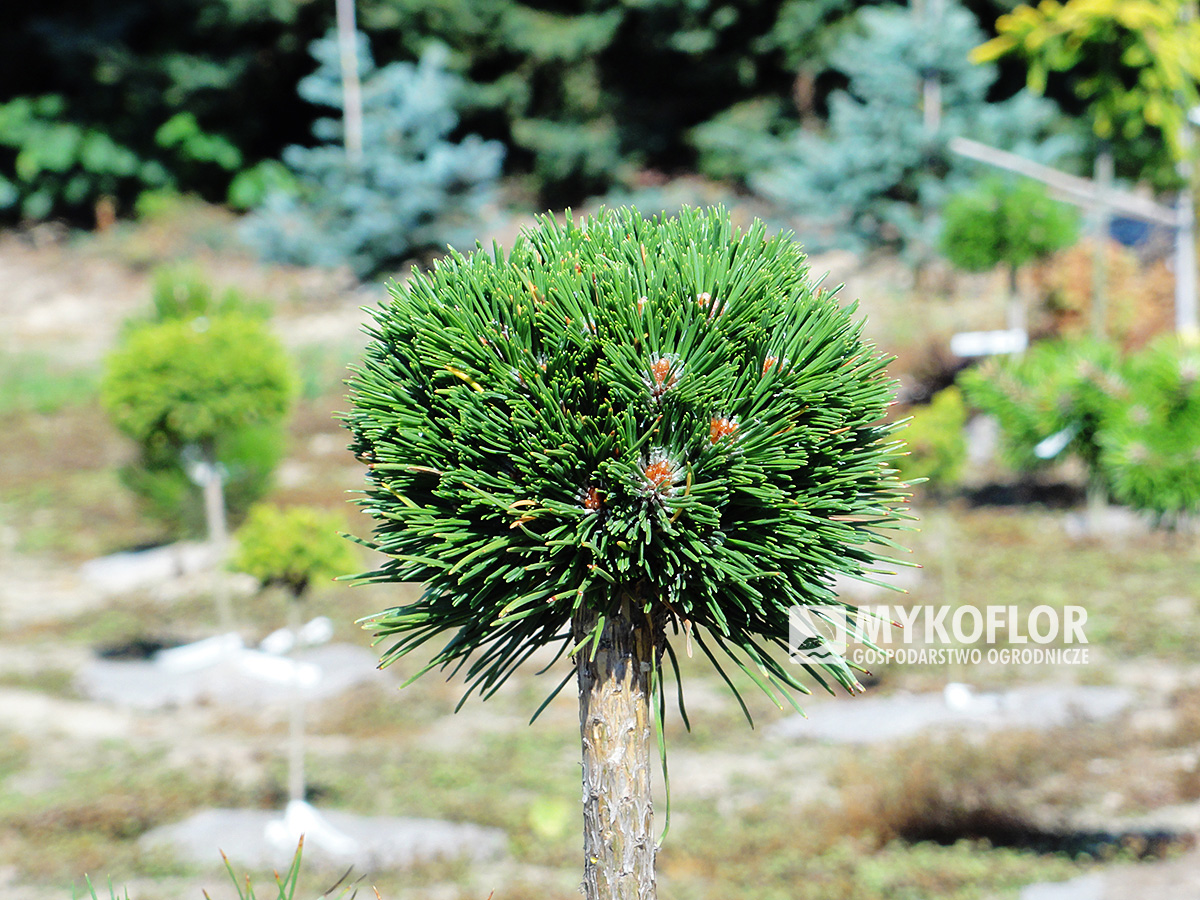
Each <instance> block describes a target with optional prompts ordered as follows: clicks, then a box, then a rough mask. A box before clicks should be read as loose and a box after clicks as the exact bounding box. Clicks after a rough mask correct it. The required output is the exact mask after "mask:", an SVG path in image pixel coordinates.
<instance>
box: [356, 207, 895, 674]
mask: <svg viewBox="0 0 1200 900" xmlns="http://www.w3.org/2000/svg"><path fill="white" fill-rule="evenodd" d="M852 314H853V309H852V308H850V309H846V308H842V307H840V306H839V305H838V304H837V303H836V302H835V301H834V299H833V298H832V297H831V296H830V295H829V294H822V293H821V292H820V291H819V290H818V289H817V286H816V284H814V282H813V280H812V279H811V278H810V277H809V271H808V267H807V265H806V261H805V256H804V254H803V253H802V252H801V250H800V248H799V246H798V245H797V244H796V243H795V242H794V241H793V240H792V239H791V238H790V236H787V235H783V236H777V237H768V236H767V235H766V232H765V228H764V227H763V226H762V225H761V224H760V223H755V224H754V225H752V226H751V227H750V228H749V229H748V230H746V231H745V232H744V233H743V232H739V231H738V230H736V229H734V228H733V227H732V226H731V225H730V223H729V218H728V216H727V214H726V213H725V212H724V211H722V210H711V211H697V210H685V211H684V212H683V213H681V214H680V215H679V217H678V218H663V219H653V220H647V219H643V218H642V217H641V216H640V215H639V214H638V213H637V212H636V211H631V210H618V211H614V212H605V213H602V214H600V215H597V216H596V217H594V218H589V219H584V220H580V221H567V222H566V223H565V224H563V223H558V222H556V221H554V220H553V219H551V218H549V217H546V218H543V219H541V220H540V221H539V223H538V225H537V226H536V227H535V228H533V229H531V230H528V231H527V232H525V233H524V234H523V235H522V236H521V238H520V239H518V241H517V242H516V244H515V246H514V247H513V248H512V251H511V253H509V254H508V255H507V256H505V255H504V253H503V251H502V250H501V249H500V248H498V247H496V248H494V249H493V250H492V251H491V252H490V253H489V252H484V251H482V250H479V251H476V252H475V253H472V254H470V255H468V256H463V255H459V254H451V255H450V256H449V257H447V258H446V259H444V260H442V261H441V262H440V263H438V264H437V265H436V266H435V267H434V268H433V270H432V271H431V272H428V273H423V274H416V275H414V276H413V277H412V278H411V279H410V280H409V281H408V282H407V283H406V284H405V285H404V286H402V287H397V288H394V289H393V292H392V296H391V299H390V301H389V302H387V303H385V304H384V305H383V306H382V307H381V308H380V309H379V310H377V311H376V313H375V321H374V323H373V324H372V325H371V326H370V327H369V329H368V333H369V335H370V337H371V343H370V345H369V346H368V348H367V351H366V356H365V359H364V361H363V362H362V364H361V366H360V367H358V368H357V370H356V371H355V374H354V376H353V378H352V380H351V381H350V386H351V390H352V395H351V400H352V404H353V409H352V411H351V412H350V413H349V414H348V415H347V416H346V424H347V426H348V427H349V429H350V430H351V432H352V433H353V444H352V445H351V448H352V450H353V451H354V452H355V454H356V455H357V456H358V458H359V459H361V460H362V461H363V462H364V463H365V464H366V465H367V466H368V473H367V479H368V483H369V487H368V489H367V491H366V492H365V495H364V497H363V499H362V500H361V504H362V506H363V507H364V508H365V510H366V511H367V512H368V513H369V514H370V515H371V516H372V517H374V519H375V534H374V539H373V541H372V544H371V545H372V546H374V547H375V548H376V549H378V550H379V551H381V552H382V553H384V554H386V556H387V557H388V558H387V560H386V561H385V562H384V563H383V564H382V565H381V566H380V567H379V568H378V569H377V570H376V571H373V572H369V573H366V574H365V575H363V576H361V578H362V580H364V581H375V582H380V581H392V582H422V583H424V584H425V585H426V590H425V592H424V594H423V596H422V597H421V599H420V600H419V601H417V602H415V603H413V604H410V605H408V606H403V607H397V608H395V609H391V610H388V611H386V612H384V613H381V614H380V615H378V616H374V617H371V619H370V620H368V621H367V624H368V627H371V628H373V629H374V630H375V631H376V632H377V633H378V634H379V635H380V637H381V638H394V639H395V643H394V644H393V645H392V647H391V649H390V650H389V651H388V652H387V654H385V657H384V662H385V663H387V662H390V661H392V660H393V659H395V658H397V657H398V656H400V655H403V654H404V653H406V652H408V650H411V649H413V648H414V647H416V646H418V645H419V644H421V643H423V642H424V641H426V640H428V639H429V638H432V637H434V636H435V635H437V634H439V633H440V632H443V631H448V632H450V633H451V636H450V638H449V640H448V642H447V643H446V644H445V646H444V647H443V648H442V649H441V650H440V651H439V652H438V653H437V654H436V655H435V657H434V659H433V661H432V663H431V666H433V665H441V664H458V663H465V662H466V661H467V659H468V657H471V656H472V655H473V654H474V658H473V659H472V660H471V664H470V665H469V667H468V668H467V676H468V680H469V681H470V682H471V683H472V689H474V688H476V687H478V688H480V689H482V691H483V692H484V693H485V695H486V694H487V692H489V691H491V690H494V689H495V688H496V687H497V686H498V685H499V684H500V683H501V682H502V681H503V680H504V678H506V677H507V676H508V674H510V673H511V671H512V670H513V668H514V667H515V666H516V665H518V664H519V663H520V662H521V661H522V660H524V659H525V658H526V657H527V656H529V655H530V653H532V652H533V650H535V649H536V648H538V647H541V646H543V645H545V644H553V643H556V642H557V643H559V644H560V647H559V649H560V652H561V651H564V650H566V649H568V648H571V647H573V646H574V643H575V641H576V640H577V639H578V637H579V636H578V635H577V634H573V629H572V622H573V621H578V617H579V615H580V613H581V612H587V611H592V612H593V616H592V620H595V614H599V616H600V618H599V621H598V624H596V626H595V628H594V629H593V632H592V635H591V636H592V637H593V639H594V638H595V637H596V636H598V634H599V629H600V627H601V626H602V623H603V616H604V615H606V614H607V613H609V612H611V611H612V609H613V608H614V604H615V603H617V602H618V598H620V597H624V598H625V599H626V600H628V599H629V598H633V599H634V602H635V603H636V604H637V605H639V606H641V608H642V609H643V610H644V611H645V612H646V613H647V614H649V615H651V616H652V617H653V618H654V620H655V621H656V622H659V623H661V624H662V627H663V629H664V634H666V633H667V632H670V633H674V634H679V633H680V632H681V631H686V633H687V639H688V641H689V649H690V641H691V639H692V638H693V637H694V638H695V640H696V642H697V643H698V644H699V645H700V646H701V648H702V649H703V650H704V651H705V652H706V653H709V654H710V656H711V655H712V649H721V650H723V651H725V652H726V653H729V654H730V655H731V656H732V657H733V658H734V660H735V661H736V662H738V664H739V665H742V666H743V667H745V666H746V664H747V661H750V662H752V663H753V669H755V670H757V672H758V673H759V674H760V675H763V674H765V677H766V678H767V679H768V680H769V681H771V682H775V683H776V684H777V685H778V684H788V685H791V686H793V687H799V686H800V685H799V683H798V682H796V681H795V674H794V673H793V672H792V671H790V670H789V668H788V667H787V666H786V663H784V662H781V661H780V660H779V659H778V654H774V653H771V652H768V649H767V648H770V647H772V646H774V647H782V646H785V645H786V642H787V638H788V609H789V607H791V606H792V605H794V604H801V605H834V604H837V602H838V601H837V599H836V596H835V593H834V591H833V589H832V581H833V576H834V575H835V574H837V573H845V574H850V575H858V574H862V573H863V572H864V571H866V570H867V568H868V567H869V566H871V564H872V563H874V562H876V561H877V560H878V558H879V557H878V555H877V553H878V549H879V547H880V546H881V544H880V541H881V540H883V539H882V537H881V535H880V529H886V528H889V527H894V526H896V525H898V524H899V523H900V522H901V521H902V520H903V519H904V518H905V517H904V516H903V513H902V510H901V506H902V504H903V502H904V501H905V498H906V496H907V494H906V492H905V486H904V485H903V484H901V483H900V482H899V481H898V480H897V479H896V478H895V476H894V472H893V469H892V468H891V462H890V460H891V457H892V456H893V455H894V454H895V453H896V449H897V443H898V442H896V441H895V440H893V438H892V431H893V426H891V425H888V424H885V422H884V420H883V417H884V413H885V409H886V407H887V405H888V404H889V403H890V401H891V396H892V389H893V385H892V383H891V382H890V381H889V380H888V379H887V376H886V373H885V366H886V362H887V360H885V359H882V358H880V357H878V356H877V355H876V354H875V353H874V351H873V349H872V348H871V347H870V346H869V345H868V344H867V343H865V342H864V340H863V339H862V337H861V334H860V329H861V326H860V325H859V324H856V323H855V321H854V319H853V315H852ZM884 543H885V544H886V541H884ZM664 643H665V649H666V651H667V652H668V653H669V654H670V655H671V658H672V659H674V651H673V650H672V649H671V646H670V642H669V640H667V639H666V638H665V637H664ZM715 661H716V660H715V659H714V662H715ZM793 668H794V667H793ZM826 668H827V669H828V670H829V672H830V673H831V674H833V676H834V677H835V678H836V679H837V680H838V681H840V682H842V683H843V684H845V685H847V686H851V685H853V684H854V679H853V675H852V673H851V672H850V671H849V669H848V668H847V667H846V665H845V663H844V662H843V661H833V662H831V663H830V664H829V665H828V666H826ZM423 671H424V670H423ZM810 671H812V673H813V674H815V675H817V677H818V678H820V674H819V673H818V672H817V671H816V670H814V669H810ZM752 674H754V672H752ZM756 680H758V679H757V678H756ZM760 683H761V682H760ZM468 693H470V692H469V691H468Z"/></svg>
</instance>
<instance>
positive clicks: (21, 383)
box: [0, 353, 100, 416]
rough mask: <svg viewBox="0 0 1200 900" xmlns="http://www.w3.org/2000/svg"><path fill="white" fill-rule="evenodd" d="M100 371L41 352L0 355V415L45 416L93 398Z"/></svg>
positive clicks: (96, 389)
mask: <svg viewBox="0 0 1200 900" xmlns="http://www.w3.org/2000/svg"><path fill="white" fill-rule="evenodd" d="M99 384H100V373H99V372H98V371H97V370H96V369H95V368H90V367H89V368H81V367H79V366H77V365H73V364H70V363H66V362H64V361H63V360H61V359H52V358H51V357H50V356H48V355H46V354H44V353H9V354H4V355H0V416H10V415H14V414H22V413H26V414H28V413H33V414H37V415H47V414H50V413H56V412H58V411H60V410H62V409H65V408H67V407H69V406H82V405H84V404H88V403H92V402H94V401H95V399H96V396H97V391H98V389H99Z"/></svg>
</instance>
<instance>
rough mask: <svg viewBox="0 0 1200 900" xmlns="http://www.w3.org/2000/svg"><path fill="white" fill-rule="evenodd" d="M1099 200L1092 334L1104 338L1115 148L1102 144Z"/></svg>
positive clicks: (1096, 207)
mask: <svg viewBox="0 0 1200 900" xmlns="http://www.w3.org/2000/svg"><path fill="white" fill-rule="evenodd" d="M1095 184H1096V201H1095V204H1094V205H1093V206H1092V234H1093V238H1094V240H1095V242H1096V245H1095V248H1094V249H1093V253H1092V337H1094V338H1096V339H1097V340H1104V336H1105V333H1106V332H1107V331H1108V260H1107V258H1106V257H1105V252H1104V251H1105V248H1106V247H1107V246H1108V228H1109V222H1110V220H1111V218H1112V210H1111V209H1110V208H1109V199H1108V197H1109V194H1110V193H1111V192H1112V184H1113V156H1112V151H1111V150H1109V149H1108V148H1107V147H1102V148H1101V150H1100V152H1099V153H1098V154H1096V171H1095Z"/></svg>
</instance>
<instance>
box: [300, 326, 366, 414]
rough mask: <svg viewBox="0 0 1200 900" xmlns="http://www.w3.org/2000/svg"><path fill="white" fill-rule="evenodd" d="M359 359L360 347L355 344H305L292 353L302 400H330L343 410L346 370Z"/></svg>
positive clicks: (347, 375) (348, 373)
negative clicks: (329, 398) (298, 377)
mask: <svg viewBox="0 0 1200 900" xmlns="http://www.w3.org/2000/svg"><path fill="white" fill-rule="evenodd" d="M364 340H365V338H364ZM361 356H362V347H360V346H359V342H357V341H356V342H355V343H353V344H350V343H342V344H304V345H302V346H300V347H297V348H295V349H294V350H292V358H293V359H294V360H295V363H296V369H297V370H298V371H299V373H300V396H301V398H302V399H304V400H306V401H309V402H312V401H315V400H320V399H322V398H327V397H332V398H333V399H335V400H336V401H337V402H338V404H339V408H341V406H344V405H345V401H344V397H345V395H346V389H345V386H344V382H345V380H346V379H347V378H349V377H350V371H349V368H348V367H349V366H350V365H351V364H353V363H357V362H358V361H359V358H360V357H361Z"/></svg>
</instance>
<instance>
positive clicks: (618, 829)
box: [575, 590, 663, 900]
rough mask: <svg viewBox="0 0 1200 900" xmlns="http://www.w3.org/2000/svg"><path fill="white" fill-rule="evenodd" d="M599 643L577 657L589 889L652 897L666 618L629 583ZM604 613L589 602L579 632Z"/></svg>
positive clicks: (613, 895) (626, 898) (610, 898)
mask: <svg viewBox="0 0 1200 900" xmlns="http://www.w3.org/2000/svg"><path fill="white" fill-rule="evenodd" d="M614 599H615V601H616V602H615V603H614V608H613V610H612V611H611V612H610V613H609V615H608V618H607V619H606V621H605V623H604V630H603V632H602V633H601V635H600V641H599V646H597V647H596V648H595V651H596V652H595V654H594V655H593V654H592V649H593V648H592V645H591V644H590V643H589V644H588V645H587V646H586V647H584V648H582V649H581V650H580V652H579V656H578V659H577V661H576V665H577V671H578V675H579V728H580V733H581V736H582V738H583V854H584V870H583V872H584V874H583V891H584V895H585V896H586V897H587V900H654V897H655V884H654V856H655V853H656V851H657V847H656V845H655V836H654V833H653V818H654V810H653V803H652V801H651V796H650V773H651V756H650V746H651V730H652V729H653V723H652V719H651V711H650V703H651V700H652V698H651V696H650V673H651V670H652V668H653V667H654V665H655V662H656V660H657V658H658V653H659V652H660V645H661V641H662V639H663V637H662V635H663V632H662V627H661V624H657V625H656V624H655V622H654V621H653V620H652V619H651V618H649V617H647V616H646V615H645V614H644V613H643V611H642V604H641V602H640V601H638V600H637V599H636V597H631V596H630V594H629V593H628V592H627V591H625V590H619V591H618V592H617V594H616V596H615V597H614ZM597 621H598V617H597V616H596V614H595V613H594V612H592V611H590V610H585V611H584V612H583V613H582V614H580V615H579V616H577V618H576V620H575V636H576V639H577V640H579V639H582V637H584V636H585V635H587V634H588V633H590V632H591V630H592V628H593V627H594V626H595V624H596V622H597Z"/></svg>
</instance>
